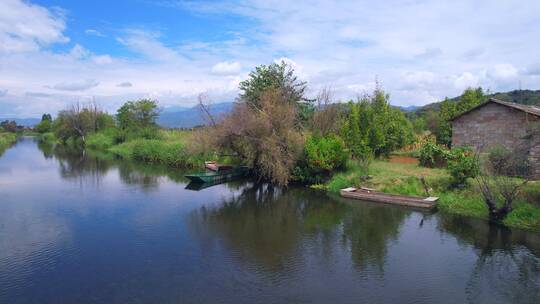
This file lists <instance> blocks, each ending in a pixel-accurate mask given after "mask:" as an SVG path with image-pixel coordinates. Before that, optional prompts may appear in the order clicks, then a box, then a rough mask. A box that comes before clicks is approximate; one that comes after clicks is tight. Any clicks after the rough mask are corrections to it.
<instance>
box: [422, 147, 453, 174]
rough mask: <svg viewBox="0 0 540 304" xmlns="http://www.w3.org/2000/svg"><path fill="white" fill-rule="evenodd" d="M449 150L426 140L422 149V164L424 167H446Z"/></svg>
mask: <svg viewBox="0 0 540 304" xmlns="http://www.w3.org/2000/svg"><path fill="white" fill-rule="evenodd" d="M447 154H448V150H447V149H446V148H444V147H443V146H440V145H437V144H434V143H432V142H426V143H425V144H424V145H423V146H422V148H421V149H420V157H419V161H420V165H421V166H423V167H429V168H434V167H444V166H445V165H446V159H447Z"/></svg>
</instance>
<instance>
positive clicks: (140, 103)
mask: <svg viewBox="0 0 540 304" xmlns="http://www.w3.org/2000/svg"><path fill="white" fill-rule="evenodd" d="M158 117H159V108H158V104H157V101H155V100H151V99H140V100H137V101H128V102H126V103H124V104H123V105H122V106H121V107H120V108H119V109H118V112H117V114H116V119H117V121H118V125H119V127H120V128H121V129H124V130H136V129H143V128H147V127H154V126H156V120H157V118H158Z"/></svg>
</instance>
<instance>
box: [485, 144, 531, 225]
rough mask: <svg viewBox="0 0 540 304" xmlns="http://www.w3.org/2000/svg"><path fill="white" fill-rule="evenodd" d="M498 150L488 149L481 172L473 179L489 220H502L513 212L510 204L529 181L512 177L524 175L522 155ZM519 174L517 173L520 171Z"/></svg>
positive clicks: (526, 165)
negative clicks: (482, 199)
mask: <svg viewBox="0 0 540 304" xmlns="http://www.w3.org/2000/svg"><path fill="white" fill-rule="evenodd" d="M504 149H505V148H502V147H499V148H496V150H492V151H491V153H489V155H488V157H485V158H484V159H483V161H482V166H481V171H480V174H479V175H478V177H477V179H476V180H477V182H478V185H479V188H480V190H481V192H482V196H483V198H484V202H485V204H486V206H487V208H488V211H489V217H490V219H491V220H493V221H497V222H499V221H502V220H504V219H505V218H506V217H507V216H508V214H509V213H510V212H512V209H513V203H514V201H515V200H516V198H517V197H518V195H519V193H520V191H521V190H522V188H523V187H524V186H525V185H526V184H527V183H528V182H529V180H528V177H527V176H528V174H525V179H519V178H516V176H520V175H521V174H522V173H523V172H522V171H521V170H524V172H527V173H528V171H529V170H528V169H529V168H528V166H529V164H528V161H527V157H526V155H524V154H522V153H515V151H510V150H506V151H505V150H504ZM520 171H521V172H520Z"/></svg>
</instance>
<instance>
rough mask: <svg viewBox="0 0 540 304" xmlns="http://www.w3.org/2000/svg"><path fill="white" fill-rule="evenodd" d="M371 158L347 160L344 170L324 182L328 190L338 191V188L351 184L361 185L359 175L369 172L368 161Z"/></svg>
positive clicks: (365, 174)
mask: <svg viewBox="0 0 540 304" xmlns="http://www.w3.org/2000/svg"><path fill="white" fill-rule="evenodd" d="M370 161H371V160H369V159H366V160H349V161H347V164H346V170H345V171H342V172H338V173H336V174H334V175H333V176H332V178H331V179H330V180H329V181H328V182H327V183H326V188H327V189H328V191H330V192H333V193H339V190H341V189H343V188H347V187H351V186H361V184H360V183H361V177H364V176H367V175H368V174H369V163H370Z"/></svg>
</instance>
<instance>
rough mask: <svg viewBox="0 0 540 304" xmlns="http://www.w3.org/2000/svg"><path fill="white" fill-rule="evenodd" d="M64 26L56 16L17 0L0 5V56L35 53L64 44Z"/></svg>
mask: <svg viewBox="0 0 540 304" xmlns="http://www.w3.org/2000/svg"><path fill="white" fill-rule="evenodd" d="M64 29H65V22H64V18H63V16H62V15H61V14H60V13H59V12H58V11H56V12H53V11H50V10H47V9H46V8H43V7H41V6H38V5H33V4H30V3H28V2H25V1H20V0H2V1H0V52H3V53H13V52H26V51H35V50H38V49H39V48H40V47H43V46H48V45H50V44H53V43H65V42H68V41H69V39H68V38H67V37H66V36H64V34H63V31H64Z"/></svg>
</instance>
